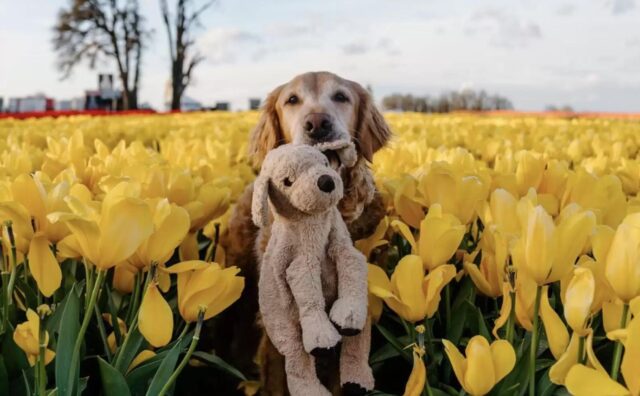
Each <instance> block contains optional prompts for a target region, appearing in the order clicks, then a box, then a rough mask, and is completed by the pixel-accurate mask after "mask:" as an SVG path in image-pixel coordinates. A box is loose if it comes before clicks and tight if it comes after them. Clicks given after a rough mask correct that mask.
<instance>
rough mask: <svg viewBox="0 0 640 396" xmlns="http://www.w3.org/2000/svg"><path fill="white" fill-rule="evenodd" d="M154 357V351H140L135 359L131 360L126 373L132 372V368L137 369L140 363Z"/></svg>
mask: <svg viewBox="0 0 640 396" xmlns="http://www.w3.org/2000/svg"><path fill="white" fill-rule="evenodd" d="M154 356H156V353H155V352H154V351H150V350H148V349H145V350H144V351H140V353H139V354H137V355H136V357H134V358H133V360H132V361H131V364H130V365H129V367H128V368H127V373H128V372H130V371H131V370H133V369H134V368H136V367H138V366H139V365H141V364H142V363H144V362H146V361H147V360H149V359H151V358H152V357H154Z"/></svg>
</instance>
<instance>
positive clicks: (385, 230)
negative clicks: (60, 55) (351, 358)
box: [0, 112, 640, 396]
mask: <svg viewBox="0 0 640 396" xmlns="http://www.w3.org/2000/svg"><path fill="white" fill-rule="evenodd" d="M386 118H387V121H388V122H389V124H390V126H391V129H392V131H393V133H394V137H393V139H392V141H391V142H390V144H389V145H388V146H387V147H386V148H384V149H382V150H381V151H379V152H378V153H377V154H376V155H375V157H374V161H373V163H372V165H371V168H372V170H373V173H374V176H375V180H376V184H377V187H378V190H379V191H380V194H381V197H382V199H383V202H384V204H385V207H386V214H387V215H386V217H385V218H384V219H383V220H382V221H381V222H380V224H379V225H378V226H377V228H376V229H375V232H373V234H372V235H371V236H370V237H368V238H367V239H362V240H358V241H354V242H355V245H356V247H357V248H358V249H359V250H361V251H362V252H363V253H364V254H365V256H367V258H368V260H369V263H370V264H369V274H368V284H369V314H370V315H371V317H372V321H373V323H374V324H373V327H374V328H373V330H372V335H373V336H372V348H371V356H370V364H371V367H372V368H373V372H374V376H375V379H376V390H375V391H374V392H372V394H373V395H379V396H383V395H402V394H404V395H412V396H418V395H428V396H443V395H452V396H454V395H463V394H469V395H474V396H475V395H486V394H490V395H568V394H572V395H585V396H587V395H602V396H604V395H632V396H640V197H639V195H638V194H639V192H640V158H639V153H640V119H635V118H632V117H629V118H618V119H616V118H607V117H606V116H599V117H559V116H549V117H543V116H535V115H518V114H500V115H491V116H486V115H477V114H449V115H421V114H413V113H404V114H387V115H386ZM257 120H258V113H255V112H245V113H225V112H215V113H192V114H168V115H164V114H163V115H127V116H121V117H104V116H103V117H89V116H73V117H61V118H56V119H53V118H41V119H25V120H16V119H10V118H8V119H2V120H0V138H1V139H0V153H1V156H0V227H1V231H2V232H1V240H2V243H1V246H0V249H1V252H2V254H1V258H2V261H1V263H0V264H1V267H0V269H1V272H2V278H1V286H2V289H1V293H2V294H1V296H0V395H47V396H50V395H58V396H67V395H80V394H85V395H94V394H96V395H97V394H103V395H107V396H112V395H113V396H116V395H118V396H120V395H153V396H155V395H170V394H175V395H194V394H221V393H216V392H215V389H207V390H206V392H201V391H199V390H198V391H197V390H195V389H194V388H192V386H193V385H192V384H194V383H196V382H197V380H194V378H196V377H197V374H196V373H203V372H204V373H205V374H203V375H204V376H216V377H219V378H222V379H223V381H225V382H227V383H230V384H232V385H233V388H234V389H235V388H237V389H238V392H239V394H242V393H244V394H246V395H253V394H256V392H259V388H260V382H259V378H258V377H257V376H256V375H255V373H248V372H242V371H240V370H238V369H237V368H236V366H235V364H234V363H235V362H234V361H232V360H229V359H222V358H221V357H220V356H218V355H216V351H215V350H210V349H207V348H203V347H202V346H201V345H199V341H200V339H201V337H202V336H203V333H204V332H206V331H210V328H211V327H215V326H217V325H222V324H223V322H217V321H216V318H217V317H218V314H220V313H221V312H222V311H224V310H225V309H226V308H228V307H229V306H230V305H231V304H233V303H234V302H235V301H237V300H238V299H239V298H240V296H241V294H242V292H243V289H244V286H245V285H244V277H243V274H242V273H241V272H240V270H239V269H238V268H237V267H235V266H234V263H233V262H228V261H227V260H226V258H225V251H224V248H223V246H221V245H219V244H218V240H219V237H220V235H222V234H223V233H224V232H225V231H226V229H227V224H228V219H229V216H230V214H231V211H232V209H233V206H234V203H235V202H236V200H237V199H238V197H239V196H240V194H241V193H242V191H243V190H244V188H245V187H246V186H247V185H248V184H249V183H251V181H252V180H253V178H254V177H255V171H254V170H253V169H252V167H251V165H250V159H249V158H247V155H246V147H247V138H248V134H249V131H250V130H251V128H252V127H253V126H254V125H255V124H256V123H257ZM250 243H251V241H248V242H247V249H250V248H251V246H250ZM208 324H210V326H209V325H208ZM187 376H188V378H190V380H186V379H185V378H187Z"/></svg>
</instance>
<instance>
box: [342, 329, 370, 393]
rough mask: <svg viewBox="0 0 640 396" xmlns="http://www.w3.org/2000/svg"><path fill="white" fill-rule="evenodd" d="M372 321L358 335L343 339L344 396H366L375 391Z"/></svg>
mask: <svg viewBox="0 0 640 396" xmlns="http://www.w3.org/2000/svg"><path fill="white" fill-rule="evenodd" d="M370 348H371V319H367V323H366V324H365V325H364V329H363V330H362V332H361V333H360V334H358V335H355V336H352V337H343V339H342V350H341V352H340V384H342V389H343V396H352V395H365V394H366V393H367V391H371V390H373V385H374V380H373V373H372V372H371V367H369V350H370Z"/></svg>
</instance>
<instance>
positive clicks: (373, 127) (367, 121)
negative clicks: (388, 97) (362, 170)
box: [352, 83, 391, 162]
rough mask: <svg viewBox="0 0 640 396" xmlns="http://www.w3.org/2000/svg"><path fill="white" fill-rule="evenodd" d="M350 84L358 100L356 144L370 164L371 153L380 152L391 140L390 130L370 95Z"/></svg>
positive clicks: (357, 86)
mask: <svg viewBox="0 0 640 396" xmlns="http://www.w3.org/2000/svg"><path fill="white" fill-rule="evenodd" d="M352 84H353V89H354V90H355V92H356V93H357V94H358V98H359V103H358V119H357V123H356V136H355V137H356V142H357V145H358V149H359V151H360V153H361V154H362V156H363V157H365V158H366V159H367V161H369V162H371V160H372V159H373V153H375V152H376V151H378V150H380V149H381V148H382V147H383V146H384V145H385V144H386V143H387V141H388V140H389V139H390V138H391V130H390V129H389V126H388V125H387V122H386V121H385V120H384V117H383V116H382V114H381V113H380V111H378V109H377V108H376V105H375V103H373V98H372V97H371V94H370V93H369V92H368V91H367V90H366V89H364V88H362V86H360V84H357V83H352Z"/></svg>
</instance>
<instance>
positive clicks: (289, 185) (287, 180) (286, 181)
mask: <svg viewBox="0 0 640 396" xmlns="http://www.w3.org/2000/svg"><path fill="white" fill-rule="evenodd" d="M282 184H284V185H285V187H291V185H292V184H293V182H292V181H291V179H289V178H288V177H285V178H284V180H283V181H282Z"/></svg>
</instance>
